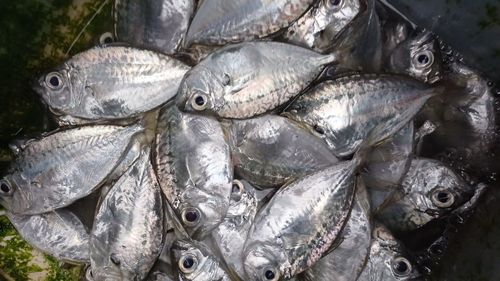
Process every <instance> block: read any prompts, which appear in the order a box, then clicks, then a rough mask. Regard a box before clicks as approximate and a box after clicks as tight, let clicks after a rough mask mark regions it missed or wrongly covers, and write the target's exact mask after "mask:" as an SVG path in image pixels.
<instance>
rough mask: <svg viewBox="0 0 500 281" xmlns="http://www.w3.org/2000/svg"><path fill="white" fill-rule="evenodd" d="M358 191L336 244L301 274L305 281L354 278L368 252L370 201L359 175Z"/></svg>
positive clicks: (363, 263) (346, 280) (340, 280)
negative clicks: (329, 251) (336, 245)
mask: <svg viewBox="0 0 500 281" xmlns="http://www.w3.org/2000/svg"><path fill="white" fill-rule="evenodd" d="M356 189H357V193H356V197H355V199H354V202H353V207H352V210H351V214H350V216H349V219H348V220H347V222H346V225H345V227H344V229H343V230H342V233H341V234H340V236H339V238H338V239H339V240H340V241H339V242H336V243H340V244H339V245H338V247H336V248H335V249H333V250H332V252H331V253H329V254H328V255H326V256H324V257H322V258H321V259H320V260H319V261H318V262H316V263H315V264H314V265H313V266H312V267H311V268H310V269H308V270H306V271H304V273H303V274H302V275H300V277H301V278H300V279H301V280H304V281H330V280H336V281H349V280H356V277H357V276H358V275H359V274H360V273H361V271H362V270H363V267H364V265H365V263H366V260H367V257H368V253H369V251H370V245H371V236H372V223H371V217H370V216H371V212H370V202H369V197H368V194H367V191H366V189H365V187H364V183H363V180H362V179H361V178H358V184H357V186H356Z"/></svg>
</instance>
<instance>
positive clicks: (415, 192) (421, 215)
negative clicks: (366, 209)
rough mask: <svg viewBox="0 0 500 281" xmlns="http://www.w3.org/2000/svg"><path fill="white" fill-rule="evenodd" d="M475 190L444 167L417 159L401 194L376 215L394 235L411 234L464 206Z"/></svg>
mask: <svg viewBox="0 0 500 281" xmlns="http://www.w3.org/2000/svg"><path fill="white" fill-rule="evenodd" d="M473 193H474V188H473V187H472V186H471V185H469V184H467V183H466V182H465V181H464V180H463V179H462V178H461V177H460V176H459V175H457V174H456V173H455V172H454V171H453V170H452V169H450V168H449V167H448V166H446V165H444V164H443V163H441V162H439V161H437V160H432V159H425V158H414V159H413V160H412V161H411V165H410V169H409V170H408V173H407V174H406V175H405V177H404V178H403V180H402V183H401V191H400V194H398V193H397V194H395V195H394V196H393V198H392V199H391V202H390V203H389V204H387V205H386V206H385V207H384V208H383V209H381V210H380V211H379V212H378V213H377V215H376V216H377V218H378V219H379V220H380V221H381V222H382V223H384V224H385V225H386V226H387V227H388V228H389V229H391V230H392V231H398V232H401V231H410V230H414V229H417V228H419V227H422V226H423V225H425V224H426V223H428V222H429V221H431V220H433V219H435V218H438V217H441V216H442V215H445V214H447V213H450V212H451V211H452V210H454V209H456V208H457V207H459V206H461V205H463V204H464V203H465V202H466V201H468V199H470V197H471V196H472V194H473Z"/></svg>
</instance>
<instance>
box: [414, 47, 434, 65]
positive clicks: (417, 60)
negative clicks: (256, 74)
mask: <svg viewBox="0 0 500 281" xmlns="http://www.w3.org/2000/svg"><path fill="white" fill-rule="evenodd" d="M433 63H434V54H433V53H432V52H431V51H429V50H424V51H421V52H418V53H416V54H415V55H414V56H413V64H414V65H415V66H416V67H417V68H427V67H429V66H431V65H432V64H433Z"/></svg>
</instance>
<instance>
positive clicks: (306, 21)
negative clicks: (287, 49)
mask: <svg viewBox="0 0 500 281" xmlns="http://www.w3.org/2000/svg"><path fill="white" fill-rule="evenodd" d="M363 1H365V0H319V1H316V3H315V4H313V6H312V7H311V8H310V9H309V10H308V11H307V12H306V13H305V14H304V15H303V16H301V17H300V18H299V19H298V20H297V21H295V22H294V23H293V24H292V25H291V26H290V27H288V28H287V30H286V33H285V35H284V37H285V38H286V41H287V42H289V43H292V44H296V45H300V46H304V47H308V48H311V49H313V50H315V51H318V52H321V53H322V52H325V51H326V48H329V47H330V45H331V44H332V42H333V41H334V40H335V38H336V36H337V34H338V33H339V32H340V31H342V29H343V28H344V27H345V26H346V25H347V24H349V22H351V21H352V20H353V19H354V17H356V15H358V13H359V12H360V10H361V9H366V3H363ZM363 6H365V7H363Z"/></svg>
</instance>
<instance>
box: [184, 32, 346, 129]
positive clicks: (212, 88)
mask: <svg viewBox="0 0 500 281" xmlns="http://www.w3.org/2000/svg"><path fill="white" fill-rule="evenodd" d="M335 59H336V55H321V54H318V53H316V52H314V51H311V50H308V49H305V48H302V47H298V46H294V45H290V44H285V43H279V42H247V43H241V44H236V45H229V46H226V47H224V48H222V49H220V50H217V51H216V52H214V53H212V54H210V55H209V56H208V57H207V58H206V59H204V60H203V61H201V62H200V63H199V64H198V65H196V66H195V67H193V68H192V69H191V71H189V72H188V73H187V74H186V76H185V77H184V79H183V81H182V83H181V86H180V89H179V94H178V96H177V101H176V102H177V105H178V107H179V108H180V109H181V110H183V111H195V112H196V111H198V112H205V113H211V114H215V115H218V116H220V117H224V118H238V119H243V118H249V117H252V116H255V115H258V114H261V113H264V112H267V111H270V110H272V109H275V108H276V107H278V106H280V105H283V104H284V103H286V102H288V101H289V100H290V99H291V98H292V97H294V96H295V95H297V94H298V93H300V92H301V91H302V90H303V89H304V88H306V87H307V86H308V85H309V84H310V83H311V82H312V81H313V80H314V79H315V78H316V77H317V76H318V75H319V74H320V73H321V71H322V70H323V68H324V66H325V65H326V64H328V63H331V62H333V61H334V60H335Z"/></svg>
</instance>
